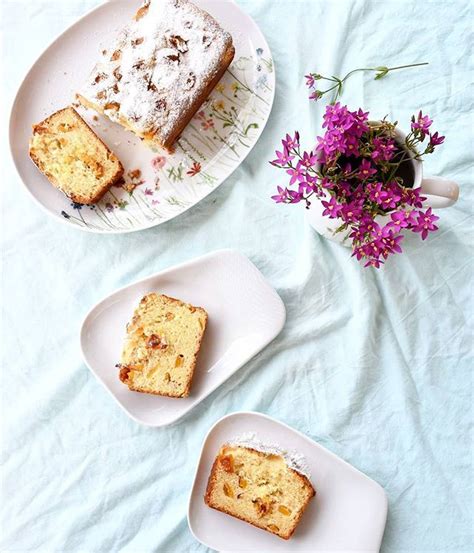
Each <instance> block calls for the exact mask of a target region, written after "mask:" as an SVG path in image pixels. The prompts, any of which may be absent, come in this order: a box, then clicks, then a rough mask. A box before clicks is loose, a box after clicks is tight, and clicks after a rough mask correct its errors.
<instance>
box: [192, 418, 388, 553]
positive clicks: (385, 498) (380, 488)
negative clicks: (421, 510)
mask: <svg viewBox="0 0 474 553" xmlns="http://www.w3.org/2000/svg"><path fill="white" fill-rule="evenodd" d="M243 415H244V416H245V415H250V416H253V417H255V418H262V419H266V420H269V421H271V422H272V423H276V424H277V425H280V426H283V427H284V428H285V429H286V430H290V431H291V432H293V433H295V434H297V435H298V436H299V437H300V438H303V439H304V440H305V441H306V442H308V443H309V444H310V445H311V446H313V447H314V446H316V448H318V449H321V450H323V451H324V452H325V453H326V454H328V455H329V456H330V457H331V458H332V459H334V460H337V461H338V462H342V463H343V464H344V465H345V466H346V467H347V468H349V469H350V470H351V471H352V472H355V473H356V474H357V475H358V476H362V477H363V478H364V479H365V480H368V481H369V482H370V483H371V484H372V485H374V484H375V488H376V489H377V490H378V492H379V493H380V494H381V497H382V499H383V509H384V524H383V529H382V532H381V535H380V539H379V544H378V549H380V547H381V545H382V540H383V536H384V532H385V528H386V525H387V515H388V495H387V492H386V490H385V489H384V487H383V486H382V485H381V484H379V483H378V482H377V481H375V480H373V479H372V478H370V476H367V474H365V473H363V472H362V471H360V470H359V469H357V468H356V467H354V466H353V465H351V464H350V463H348V462H347V461H345V460H344V459H342V458H341V457H339V456H338V455H336V454H335V453H334V452H332V451H331V450H329V449H327V448H326V447H324V446H323V445H321V444H320V443H318V442H316V441H315V440H313V439H312V438H310V437H309V436H307V435H306V434H304V433H303V432H301V431H300V430H297V429H296V428H293V427H292V426H290V425H288V424H286V423H285V422H282V421H280V420H279V419H276V418H274V417H271V416H270V415H267V414H265V413H260V412H259V411H233V412H232V413H227V414H226V415H224V416H223V417H221V418H219V419H218V420H217V421H216V422H215V423H214V424H213V425H212V426H211V428H210V429H209V430H208V432H207V433H206V435H205V437H204V439H203V441H202V445H201V451H200V453H199V457H198V460H197V462H196V468H195V471H194V477H193V482H192V485H191V490H190V492H189V499H188V508H187V517H186V518H187V521H188V528H189V531H190V532H191V534H192V536H193V537H194V538H195V539H196V540H197V541H198V542H199V543H201V544H202V545H204V546H206V547H208V548H210V549H212V550H215V547H214V546H213V545H211V544H209V543H207V542H205V541H202V540H201V539H200V538H198V536H197V535H196V533H195V531H194V529H193V526H192V523H191V506H192V503H193V496H194V494H195V488H196V486H197V476H198V472H199V468H200V465H201V461H202V457H203V454H204V448H205V446H206V442H207V441H208V439H209V437H210V435H211V434H212V432H213V431H214V430H215V428H216V427H218V426H219V425H220V424H221V423H222V422H224V421H225V420H227V419H231V418H239V417H241V416H243ZM217 551H219V550H217ZM227 551H228V552H229V553H231V552H234V553H237V552H238V551H239V550H238V549H231V550H227Z"/></svg>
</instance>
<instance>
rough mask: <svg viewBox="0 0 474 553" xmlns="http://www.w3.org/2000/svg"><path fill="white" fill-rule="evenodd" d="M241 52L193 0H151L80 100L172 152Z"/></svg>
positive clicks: (106, 57)
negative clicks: (234, 58)
mask: <svg viewBox="0 0 474 553" xmlns="http://www.w3.org/2000/svg"><path fill="white" fill-rule="evenodd" d="M234 54H235V50H234V46H233V44H232V37H231V35H230V34H229V33H228V32H226V31H224V29H222V27H221V26H220V25H219V23H217V21H216V20H215V19H214V18H213V17H211V16H210V15H209V14H208V13H207V12H205V11H204V10H202V9H200V8H198V7H197V6H195V5H194V4H192V3H191V2H188V1H187V0H146V1H145V2H144V3H143V5H142V6H141V7H140V9H139V10H138V12H137V13H136V14H135V17H134V19H133V20H132V21H131V22H130V23H129V24H128V25H127V26H126V27H125V28H124V29H123V30H122V31H121V32H120V33H119V35H118V36H117V38H116V39H115V40H114V42H113V43H112V44H110V46H109V47H108V48H107V49H105V50H103V51H102V55H101V58H100V60H99V62H98V63H97V65H96V66H95V68H94V69H93V71H92V74H91V75H90V77H89V79H88V81H87V83H86V85H85V87H84V88H83V89H82V90H81V91H80V92H79V93H78V95H77V98H78V100H79V102H81V103H82V104H83V105H84V106H86V107H90V108H93V109H95V110H96V111H98V112H100V113H105V115H107V116H108V117H109V118H110V119H111V120H112V121H116V122H118V123H120V124H121V125H122V126H124V127H125V128H126V129H128V130H130V131H132V132H134V133H135V134H136V135H137V136H139V137H140V138H142V139H143V140H144V141H145V142H146V143H147V144H148V145H150V146H151V147H154V146H157V147H160V148H163V149H165V150H168V151H170V150H171V147H172V145H173V143H174V142H175V140H176V139H177V138H178V136H179V135H180V134H181V132H182V130H183V129H184V127H185V126H186V125H187V123H188V122H189V120H190V119H191V118H192V117H193V115H194V114H195V113H196V111H197V110H198V109H199V107H200V106H201V104H202V103H203V102H204V100H206V98H207V97H208V95H209V94H210V92H211V91H212V89H213V88H214V87H215V85H216V84H217V83H218V81H219V79H220V78H221V76H222V75H223V73H224V72H225V70H226V69H227V67H228V66H229V64H230V63H231V61H232V59H233V57H234Z"/></svg>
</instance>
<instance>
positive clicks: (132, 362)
mask: <svg viewBox="0 0 474 553" xmlns="http://www.w3.org/2000/svg"><path fill="white" fill-rule="evenodd" d="M206 324H207V313H206V311H205V310H204V309H202V307H195V306H193V305H190V304H188V303H184V302H182V301H180V300H177V299H175V298H170V297H168V296H165V295H160V294H156V293H154V292H153V293H151V294H147V295H146V296H144V297H143V298H142V300H141V301H140V304H139V306H138V307H137V309H136V310H135V313H134V315H133V317H132V320H131V321H130V322H129V323H128V325H127V337H126V340H125V345H124V348H123V352H122V357H121V361H120V364H119V365H118V367H119V369H120V371H119V378H120V380H121V381H122V382H123V383H124V384H126V385H127V386H128V387H129V389H130V390H133V391H136V392H143V393H148V394H156V395H161V396H169V397H177V398H180V397H187V396H188V395H189V393H190V390H191V382H192V378H193V374H194V369H195V367H196V361H197V356H198V353H199V349H200V347H201V341H202V338H203V335H204V331H205V329H206Z"/></svg>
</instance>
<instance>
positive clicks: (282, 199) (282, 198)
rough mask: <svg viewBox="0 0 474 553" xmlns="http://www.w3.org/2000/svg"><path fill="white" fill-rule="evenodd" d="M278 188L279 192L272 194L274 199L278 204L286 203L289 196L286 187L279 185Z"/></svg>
mask: <svg viewBox="0 0 474 553" xmlns="http://www.w3.org/2000/svg"><path fill="white" fill-rule="evenodd" d="M277 190H278V194H275V195H274V196H272V200H273V201H275V202H276V203H277V204H283V203H286V200H287V197H288V195H287V190H286V188H282V187H281V186H277Z"/></svg>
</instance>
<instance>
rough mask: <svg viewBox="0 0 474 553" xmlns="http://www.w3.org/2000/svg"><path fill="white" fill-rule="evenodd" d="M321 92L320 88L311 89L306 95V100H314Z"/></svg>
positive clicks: (319, 96) (317, 98) (320, 95)
mask: <svg viewBox="0 0 474 553" xmlns="http://www.w3.org/2000/svg"><path fill="white" fill-rule="evenodd" d="M322 95H323V93H322V92H321V91H320V90H313V92H311V94H310V95H309V96H308V100H314V101H315V102H316V101H317V100H319V99H320V98H321V97H322Z"/></svg>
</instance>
